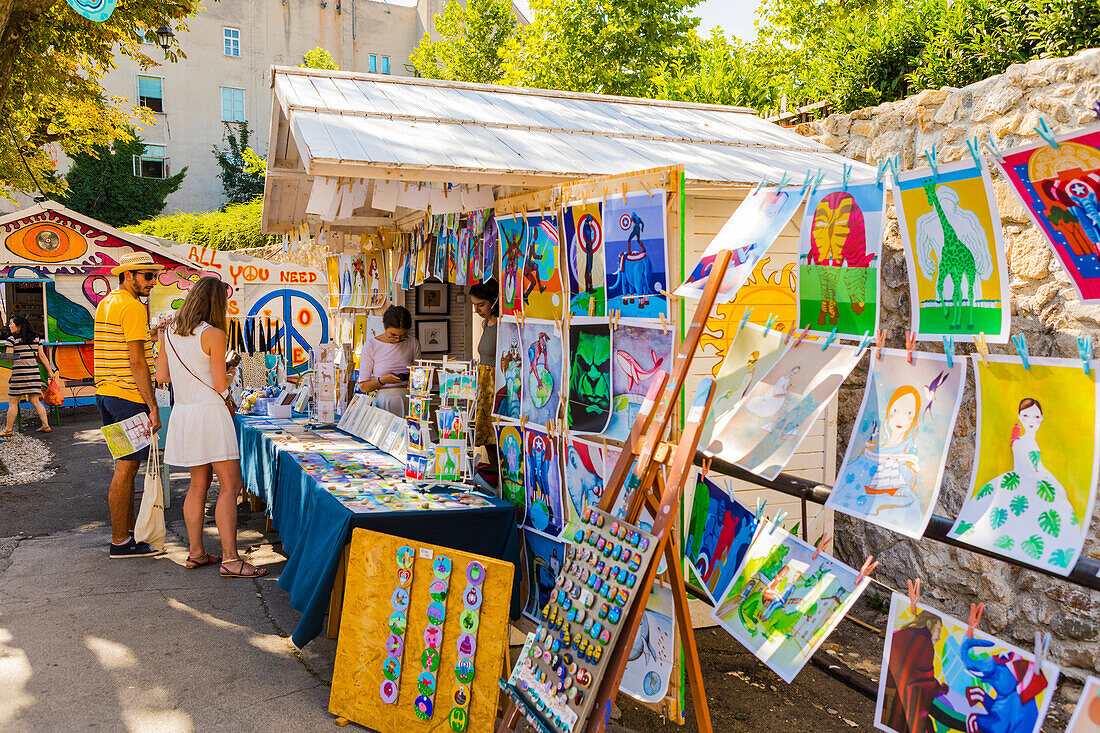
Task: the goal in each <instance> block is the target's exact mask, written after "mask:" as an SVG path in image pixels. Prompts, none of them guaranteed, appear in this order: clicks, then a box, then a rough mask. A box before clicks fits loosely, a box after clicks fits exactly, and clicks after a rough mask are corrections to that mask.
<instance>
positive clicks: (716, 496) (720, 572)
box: [684, 474, 756, 603]
mask: <svg viewBox="0 0 1100 733" xmlns="http://www.w3.org/2000/svg"><path fill="white" fill-rule="evenodd" d="M685 499H686V500H685V501H684V537H685V539H684V559H686V560H687V561H688V567H689V568H690V570H691V573H692V574H693V575H694V576H695V579H696V581H697V582H698V583H699V584H700V586H701V587H702V588H703V590H705V591H706V593H707V595H708V596H709V597H710V600H711V602H712V603H717V602H718V600H719V599H720V598H724V597H725V595H726V591H727V590H729V585H730V583H732V582H733V579H734V578H735V577H737V571H738V570H739V569H740V567H741V561H742V560H744V559H745V553H746V552H747V551H748V549H749V545H750V544H752V538H753V536H754V535H755V534H756V517H755V515H753V513H752V512H751V511H749V510H748V509H746V508H745V507H744V506H742V504H741V503H740V502H739V501H737V500H736V499H734V498H733V486H732V482H731V481H730V480H729V479H726V478H724V477H716V479H715V480H711V479H708V478H706V477H704V476H702V475H698V474H697V476H696V481H695V490H694V491H691V492H686V494H685Z"/></svg>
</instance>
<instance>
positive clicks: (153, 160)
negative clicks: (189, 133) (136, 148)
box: [134, 144, 169, 178]
mask: <svg viewBox="0 0 1100 733" xmlns="http://www.w3.org/2000/svg"><path fill="white" fill-rule="evenodd" d="M134 175H135V176H138V177H139V178H167V177H168V175H169V174H168V155H167V150H166V148H165V147H164V146H163V145H148V144H147V145H146V146H145V152H144V153H143V154H142V155H135V156H134Z"/></svg>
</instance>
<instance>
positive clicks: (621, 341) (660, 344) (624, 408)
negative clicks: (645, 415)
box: [604, 325, 672, 440]
mask: <svg viewBox="0 0 1100 733" xmlns="http://www.w3.org/2000/svg"><path fill="white" fill-rule="evenodd" d="M612 368H613V369H614V373H613V374H612V377H611V384H612V387H613V390H612V395H611V420H610V421H609V422H608V424H607V429H606V430H604V435H605V436H607V437H608V438H611V439H613V440H626V439H627V438H628V437H629V436H630V429H631V428H632V427H634V420H635V418H637V417H638V410H639V409H641V406H642V400H643V399H645V395H646V392H647V391H648V390H649V384H650V382H652V381H653V378H654V377H655V376H656V375H657V374H658V373H659V372H666V373H671V372H672V332H671V331H668V332H666V331H663V330H662V329H660V328H646V327H645V326H628V325H620V326H619V327H618V328H616V329H615V351H614V358H613V359H612Z"/></svg>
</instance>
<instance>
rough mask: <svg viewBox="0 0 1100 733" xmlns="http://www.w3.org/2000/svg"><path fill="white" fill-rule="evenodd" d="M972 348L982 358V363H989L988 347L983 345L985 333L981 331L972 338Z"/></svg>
mask: <svg viewBox="0 0 1100 733" xmlns="http://www.w3.org/2000/svg"><path fill="white" fill-rule="evenodd" d="M974 348H975V349H977V350H978V353H979V354H980V355H981V357H982V361H984V362H985V363H987V364H988V363H989V346H987V345H986V343H985V331H981V332H979V333H978V335H977V336H975V337H974Z"/></svg>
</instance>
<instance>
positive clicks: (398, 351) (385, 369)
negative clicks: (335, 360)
mask: <svg viewBox="0 0 1100 733" xmlns="http://www.w3.org/2000/svg"><path fill="white" fill-rule="evenodd" d="M382 326H383V327H384V328H385V329H386V330H385V331H383V332H382V333H380V334H378V335H377V336H375V337H374V338H372V339H367V340H366V341H365V342H364V343H363V350H362V351H360V352H359V391H361V392H375V397H374V404H375V405H376V406H377V407H381V408H382V409H383V410H385V411H387V412H390V413H393V414H394V415H397V416H398V417H405V395H406V394H408V390H409V368H410V367H411V366H413V365H414V364H415V363H416V360H417V359H419V358H420V342H419V341H417V340H416V339H414V338H409V329H410V328H412V314H411V313H409V309H408V308H402V307H401V306H399V305H394V306H390V307H389V309H387V310H386V312H385V313H383V314H382Z"/></svg>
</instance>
